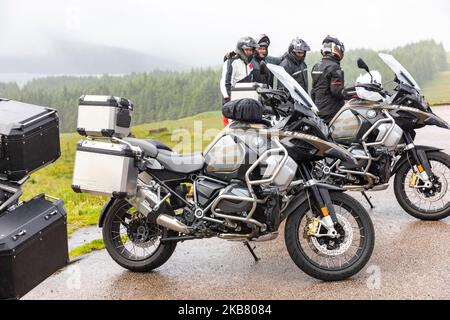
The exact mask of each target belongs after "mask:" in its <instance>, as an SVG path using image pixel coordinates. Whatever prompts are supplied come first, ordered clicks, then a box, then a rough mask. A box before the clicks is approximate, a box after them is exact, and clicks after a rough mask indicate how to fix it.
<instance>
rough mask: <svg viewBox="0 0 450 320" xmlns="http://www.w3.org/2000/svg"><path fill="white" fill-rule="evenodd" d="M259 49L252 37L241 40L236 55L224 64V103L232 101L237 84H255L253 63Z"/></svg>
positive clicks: (222, 89) (221, 84)
mask: <svg viewBox="0 0 450 320" xmlns="http://www.w3.org/2000/svg"><path fill="white" fill-rule="evenodd" d="M257 47H258V44H257V43H256V41H255V39H253V38H252V37H242V38H240V39H239V41H238V43H237V45H236V50H235V51H234V52H235V54H234V55H232V56H230V57H229V58H228V59H226V61H225V62H224V64H223V68H222V78H221V79H220V90H221V92H222V95H223V99H224V102H227V101H228V100H229V99H230V95H231V88H232V87H233V86H234V85H236V83H242V82H254V81H255V79H254V74H253V64H252V63H251V61H252V59H253V55H254V52H255V49H256V48H257Z"/></svg>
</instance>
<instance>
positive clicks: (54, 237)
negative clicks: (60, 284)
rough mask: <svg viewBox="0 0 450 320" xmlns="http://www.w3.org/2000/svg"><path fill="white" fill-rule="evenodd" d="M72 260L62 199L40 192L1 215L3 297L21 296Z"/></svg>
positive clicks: (0, 294)
mask: <svg viewBox="0 0 450 320" xmlns="http://www.w3.org/2000/svg"><path fill="white" fill-rule="evenodd" d="M68 261H69V257H68V245H67V223H66V211H65V210H64V203H63V201H62V200H57V201H56V202H51V201H49V200H47V199H46V198H45V195H39V196H36V197H34V198H33V199H31V200H30V201H27V202H25V203H23V204H22V205H20V206H19V207H17V208H15V209H13V210H11V211H6V212H5V213H3V214H1V215H0V299H19V298H20V297H22V296H23V295H25V294H26V293H27V292H29V291H30V290H32V289H33V288H34V287H36V286H37V285H38V284H40V283H41V282H42V281H44V280H45V279H46V278H47V277H49V276H50V275H52V274H53V273H55V272H56V271H57V270H59V269H60V268H62V267H64V266H65V265H67V263H68Z"/></svg>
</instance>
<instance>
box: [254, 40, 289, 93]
mask: <svg viewBox="0 0 450 320" xmlns="http://www.w3.org/2000/svg"><path fill="white" fill-rule="evenodd" d="M256 42H257V43H258V46H259V47H258V48H257V49H256V50H255V55H254V58H253V60H252V63H253V73H254V79H255V82H258V83H264V84H267V85H268V86H269V87H273V79H274V78H273V74H272V73H271V72H270V71H269V70H268V69H267V68H265V69H264V71H263V72H262V69H261V64H263V63H272V64H280V62H281V60H282V59H281V57H272V56H269V46H270V39H269V37H268V36H267V35H266V34H264V33H263V34H260V35H259V36H258V37H257V38H256Z"/></svg>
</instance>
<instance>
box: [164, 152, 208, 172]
mask: <svg viewBox="0 0 450 320" xmlns="http://www.w3.org/2000/svg"><path fill="white" fill-rule="evenodd" d="M156 160H158V161H159V162H160V163H161V164H162V166H163V167H164V168H165V169H167V170H170V171H173V172H180V173H191V172H194V171H198V170H200V169H202V168H203V166H204V164H205V159H204V158H203V155H202V154H201V153H200V152H194V153H185V154H179V153H177V152H174V151H168V150H159V152H158V155H157V156H156Z"/></svg>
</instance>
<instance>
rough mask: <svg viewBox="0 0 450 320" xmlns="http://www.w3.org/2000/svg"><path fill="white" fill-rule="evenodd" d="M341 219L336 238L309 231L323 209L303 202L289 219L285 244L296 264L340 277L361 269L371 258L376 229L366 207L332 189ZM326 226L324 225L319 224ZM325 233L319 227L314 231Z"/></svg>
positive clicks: (323, 275) (330, 278) (331, 277)
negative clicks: (313, 233) (313, 234)
mask: <svg viewBox="0 0 450 320" xmlns="http://www.w3.org/2000/svg"><path fill="white" fill-rule="evenodd" d="M330 197H331V202H332V203H333V206H334V209H335V212H336V217H337V220H338V223H337V224H336V225H335V229H336V231H337V233H338V236H337V237H335V238H331V237H325V236H317V237H316V236H312V235H310V234H311V233H310V231H311V230H310V228H311V226H314V221H317V219H318V218H319V217H320V213H319V212H320V209H319V208H317V207H316V206H315V205H314V204H312V210H311V208H310V205H309V203H308V202H305V203H303V204H302V205H300V207H299V208H298V209H297V210H296V211H295V212H294V213H292V214H291V215H290V216H289V217H288V219H287V221H286V229H285V242H286V247H287V250H288V252H289V255H290V256H291V258H292V260H293V261H294V262H295V264H296V265H297V266H298V267H299V268H300V269H301V270H303V271H304V272H306V273H307V274H309V275H310V276H312V277H314V278H317V279H320V280H324V281H339V280H344V279H347V278H349V277H351V276H353V275H354V274H356V273H358V272H359V271H360V270H361V269H362V268H363V267H364V266H365V265H366V263H367V262H368V261H369V259H370V256H371V255H372V251H373V247H374V244H375V231H374V228H373V224H372V221H371V219H370V217H369V215H368V213H367V211H366V210H365V209H364V207H363V206H362V205H361V204H360V203H359V202H358V201H356V200H355V199H353V198H352V197H350V196H348V195H347V194H344V193H341V192H330ZM319 228H322V229H325V228H324V227H319ZM321 233H326V230H322V231H321V229H318V230H316V232H315V234H321Z"/></svg>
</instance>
